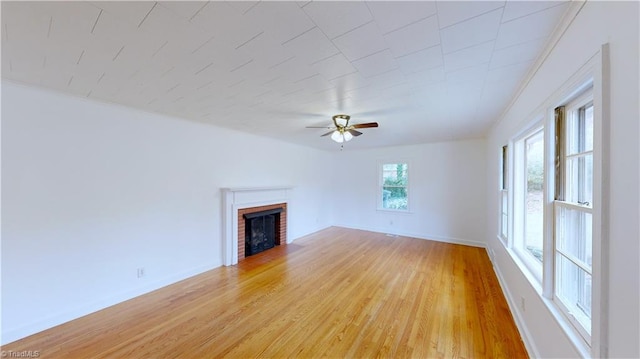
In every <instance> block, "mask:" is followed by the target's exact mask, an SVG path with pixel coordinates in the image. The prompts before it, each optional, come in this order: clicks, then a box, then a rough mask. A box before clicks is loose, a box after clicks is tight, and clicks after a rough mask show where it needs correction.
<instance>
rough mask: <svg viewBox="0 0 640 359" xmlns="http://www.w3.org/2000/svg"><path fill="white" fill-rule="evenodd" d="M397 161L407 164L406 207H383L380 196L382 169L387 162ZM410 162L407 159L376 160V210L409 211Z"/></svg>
mask: <svg viewBox="0 0 640 359" xmlns="http://www.w3.org/2000/svg"><path fill="white" fill-rule="evenodd" d="M398 163H404V164H406V165H407V185H406V186H405V189H406V192H407V208H406V209H395V208H384V207H383V198H382V197H383V196H382V191H383V187H384V178H383V171H384V165H389V164H398ZM410 187H411V162H410V161H408V160H403V159H400V160H382V161H379V162H378V188H377V191H376V196H377V200H376V203H377V210H378V211H388V212H396V213H410V208H411V198H410V197H411V188H410Z"/></svg>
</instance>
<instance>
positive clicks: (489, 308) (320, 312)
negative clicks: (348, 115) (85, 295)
mask: <svg viewBox="0 0 640 359" xmlns="http://www.w3.org/2000/svg"><path fill="white" fill-rule="evenodd" d="M2 350H3V351H13V352H20V351H23V350H37V351H40V353H41V355H40V357H41V358H178V357H179V358H202V357H207V358H217V357H228V358H250V357H263V358H284V357H299V358H317V357H328V358H373V357H385V358H445V357H446V358H454V357H455V358H526V357H527V353H526V350H525V348H524V345H523V343H522V341H521V339H520V336H519V333H518V331H517V329H516V327H515V324H514V322H513V318H512V317H511V313H510V311H509V308H508V306H507V304H506V301H505V298H504V296H503V294H502V292H501V289H500V286H499V284H498V282H497V278H496V276H495V274H494V272H493V268H492V266H491V263H490V262H489V259H488V257H487V255H486V252H485V250H484V249H481V248H474V247H467V246H461V245H453V244H446V243H439V242H433V241H426V240H421V239H414V238H406V237H392V236H386V235H384V234H379V233H373V232H366V231H358V230H351V229H344V228H338V227H332V228H329V229H326V230H323V231H321V232H318V233H315V234H313V235H310V236H307V237H305V238H301V239H299V240H297V241H296V242H295V243H292V244H289V245H287V246H280V247H276V248H274V249H272V250H269V251H267V252H264V253H260V254H258V255H255V256H251V257H249V258H247V259H246V260H244V261H242V262H241V263H239V264H238V265H236V266H232V267H223V268H217V269H214V270H212V271H209V272H206V273H203V274H201V275H198V276H195V277H192V278H189V279H187V280H184V281H181V282H178V283H175V284H173V285H170V286H168V287H165V288H162V289H159V290H157V291H154V292H152V293H149V294H146V295H143V296H140V297H138V298H134V299H132V300H129V301H126V302H124V303H121V304H118V305H115V306H113V307H110V308H107V309H104V310H101V311H99V312H96V313H93V314H91V315H88V316H86V317H82V318H79V319H76V320H74V321H71V322H69V323H65V324H63V325H60V326H57V327H55V328H52V329H49V330H46V331H44V332H41V333H38V334H35V335H32V336H30V337H27V338H24V339H22V340H19V341H16V342H14V343H10V344H7V345H5V346H3V347H2Z"/></svg>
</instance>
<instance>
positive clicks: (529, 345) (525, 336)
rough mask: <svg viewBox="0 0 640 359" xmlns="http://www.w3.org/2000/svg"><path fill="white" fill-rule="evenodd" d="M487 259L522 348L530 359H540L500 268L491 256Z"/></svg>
mask: <svg viewBox="0 0 640 359" xmlns="http://www.w3.org/2000/svg"><path fill="white" fill-rule="evenodd" d="M489 258H490V259H491V260H492V264H493V271H494V272H495V273H496V276H497V277H498V283H500V288H502V293H504V295H505V297H506V298H507V305H508V306H509V311H510V312H511V313H512V314H513V317H514V319H515V322H516V327H518V331H519V332H520V337H521V338H522V341H523V342H524V346H525V348H526V349H527V352H528V353H529V357H530V358H540V352H539V351H538V349H537V347H536V345H535V342H534V341H533V339H532V338H531V333H530V332H529V329H528V328H527V325H526V324H525V323H524V319H522V315H521V314H520V310H519V309H518V305H517V302H516V301H515V300H514V299H513V296H512V295H511V291H510V290H509V287H508V286H507V282H506V281H505V279H504V277H503V276H502V272H501V271H500V267H498V265H497V264H496V263H495V262H494V261H493V256H492V255H490V256H489Z"/></svg>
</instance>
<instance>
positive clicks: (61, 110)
mask: <svg viewBox="0 0 640 359" xmlns="http://www.w3.org/2000/svg"><path fill="white" fill-rule="evenodd" d="M265 156H273V157H265ZM331 156H332V155H331V154H330V153H327V152H322V151H318V150H314V149H310V148H305V147H300V146H297V145H291V144H287V143H283V142H279V141H275V140H271V139H266V138H261V137H256V136H251V135H247V134H242V133H238V132H234V131H229V130H225V129H220V128H217V127H213V126H210V125H204V124H198V123H193V122H189V121H184V120H180V119H176V118H170V117H166V116H160V115H156V114H150V113H146V112H140V111H136V110H132V109H129V108H125V107H121V106H117V105H111V104H104V103H97V102H93V101H89V100H85V99H82V98H75V97H69V96H66V95H61V94H56V93H52V92H48V91H45V90H40V89H35V88H29V87H25V86H21V85H16V84H12V83H3V87H2V174H3V181H2V195H3V198H2V201H3V202H2V207H3V208H2V209H3V218H2V343H7V342H10V341H13V340H15V339H17V338H20V337H22V336H25V335H27V334H31V333H34V332H37V331H40V330H43V329H45V328H48V327H51V326H53V325H56V324H59V323H62V322H64V321H67V320H70V319H73V318H76V317H78V316H81V315H84V314H87V313H90V312H93V311H95V310H98V309H101V308H103V307H105V306H109V305H111V304H114V303H117V302H120V301H122V300H125V299H128V298H131V297H133V296H136V295H139V294H142V293H145V292H148V291H150V290H153V289H155V288H158V287H161V286H163V285H166V284H169V283H172V282H174V281H177V280H179V279H182V278H185V277H188V276H191V275H194V274H197V273H199V272H203V271H205V270H208V269H211V268H214V267H218V266H220V265H221V264H222V252H221V250H222V247H221V246H222V244H221V194H220V190H219V189H220V188H221V187H243V186H269V185H293V186H295V188H294V190H293V191H292V194H291V196H292V198H291V208H292V211H291V213H290V217H289V221H288V222H289V236H290V239H291V238H298V237H300V236H303V235H306V234H308V233H310V232H313V231H316V230H319V229H322V228H325V227H327V226H329V225H330V224H331V223H332V218H331V208H330V204H331V201H327V199H326V196H327V193H331V192H330V190H329V189H328V184H330V182H331V181H330V171H328V170H327V169H328V168H330V166H331V162H330V160H331ZM138 267H144V268H145V270H146V275H145V276H144V277H143V278H141V279H138V278H137V275H136V272H137V268H138Z"/></svg>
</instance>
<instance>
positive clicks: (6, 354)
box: [2, 350, 40, 358]
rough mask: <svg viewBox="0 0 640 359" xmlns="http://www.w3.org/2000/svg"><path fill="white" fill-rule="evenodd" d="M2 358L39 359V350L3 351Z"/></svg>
mask: <svg viewBox="0 0 640 359" xmlns="http://www.w3.org/2000/svg"><path fill="white" fill-rule="evenodd" d="M2 357H3V358H39V357H40V351H39V350H23V351H19V352H14V351H13V350H3V351H2Z"/></svg>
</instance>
